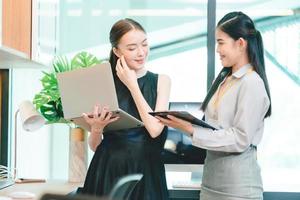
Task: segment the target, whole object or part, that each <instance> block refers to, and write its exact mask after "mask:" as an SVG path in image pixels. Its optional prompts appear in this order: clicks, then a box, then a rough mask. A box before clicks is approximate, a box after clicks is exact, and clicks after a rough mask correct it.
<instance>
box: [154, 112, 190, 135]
mask: <svg viewBox="0 0 300 200" xmlns="http://www.w3.org/2000/svg"><path fill="white" fill-rule="evenodd" d="M167 117H168V119H165V118H162V117H158V116H156V118H157V119H159V121H160V122H161V123H162V124H164V125H165V126H170V127H172V128H176V129H179V130H181V131H183V132H185V133H187V134H188V135H190V136H192V135H193V133H194V128H193V126H192V124H191V123H190V122H187V121H185V120H182V119H179V118H177V117H174V116H172V115H167Z"/></svg>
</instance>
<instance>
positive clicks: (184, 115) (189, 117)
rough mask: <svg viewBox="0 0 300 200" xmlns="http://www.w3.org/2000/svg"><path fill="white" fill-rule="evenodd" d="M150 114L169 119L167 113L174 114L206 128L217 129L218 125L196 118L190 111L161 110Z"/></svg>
mask: <svg viewBox="0 0 300 200" xmlns="http://www.w3.org/2000/svg"><path fill="white" fill-rule="evenodd" d="M149 114H150V115H152V116H154V117H155V116H159V117H162V118H165V119H167V118H168V117H167V115H173V116H174V117H177V118H180V119H183V120H185V121H188V122H191V123H192V124H195V125H198V126H202V127H204V128H210V129H212V130H217V128H216V127H214V126H212V125H210V124H208V123H206V122H205V121H203V120H201V119H198V118H196V117H195V116H193V115H192V114H190V113H189V112H186V111H161V112H149Z"/></svg>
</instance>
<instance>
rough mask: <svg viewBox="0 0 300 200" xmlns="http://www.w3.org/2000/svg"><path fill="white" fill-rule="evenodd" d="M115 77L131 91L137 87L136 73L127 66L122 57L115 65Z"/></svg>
mask: <svg viewBox="0 0 300 200" xmlns="http://www.w3.org/2000/svg"><path fill="white" fill-rule="evenodd" d="M116 71H117V76H118V77H119V79H120V80H121V81H122V82H123V83H124V84H125V85H126V86H127V88H128V89H129V90H130V91H131V90H132V89H133V88H135V87H138V83H137V76H136V72H135V71H134V70H132V69H130V68H129V67H128V66H127V63H126V61H125V58H124V56H121V57H120V58H119V59H118V61H117V65H116Z"/></svg>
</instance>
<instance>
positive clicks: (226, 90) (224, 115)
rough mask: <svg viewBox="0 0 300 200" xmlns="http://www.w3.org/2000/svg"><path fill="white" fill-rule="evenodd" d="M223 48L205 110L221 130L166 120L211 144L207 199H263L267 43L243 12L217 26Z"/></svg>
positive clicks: (205, 145)
mask: <svg viewBox="0 0 300 200" xmlns="http://www.w3.org/2000/svg"><path fill="white" fill-rule="evenodd" d="M216 40H217V53H218V54H219V55H220V59H221V62H222V65H223V67H224V68H223V69H222V70H221V72H220V73H219V75H218V77H217V78H216V80H215V81H214V83H213V85H212V87H211V89H210V90H209V92H208V94H207V96H206V98H205V99H204V102H203V104H202V107H201V108H202V110H203V111H204V113H205V121H207V122H208V123H209V124H212V125H214V126H216V127H218V128H219V129H218V130H211V129H208V128H203V127H198V126H194V125H192V124H191V123H189V122H187V121H184V120H181V119H178V118H176V117H174V116H170V115H169V116H168V118H169V119H163V118H160V117H158V118H159V119H160V121H161V122H162V123H163V124H165V125H168V126H171V127H173V128H177V129H180V130H182V131H184V132H186V133H187V134H189V135H190V136H191V137H192V142H193V145H195V146H198V147H201V148H205V149H207V157H206V160H205V164H204V171H203V179H202V186H201V194H200V199H201V200H242V199H263V187H262V180H261V174H260V168H259V166H258V163H257V159H256V146H257V145H258V144H259V142H260V141H261V138H262V134H263V128H264V119H265V118H266V117H268V116H270V115H271V99H270V90H269V86H268V81H267V77H266V73H265V65H264V55H263V51H264V50H263V42H262V37H261V34H260V32H259V31H258V30H256V28H255V26H254V23H253V21H252V20H251V19H250V18H249V17H248V16H247V15H245V14H244V13H242V12H231V13H228V14H226V15H225V16H224V17H223V18H222V19H221V20H220V21H219V22H218V25H217V28H216Z"/></svg>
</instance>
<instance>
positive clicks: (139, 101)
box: [130, 75, 171, 138]
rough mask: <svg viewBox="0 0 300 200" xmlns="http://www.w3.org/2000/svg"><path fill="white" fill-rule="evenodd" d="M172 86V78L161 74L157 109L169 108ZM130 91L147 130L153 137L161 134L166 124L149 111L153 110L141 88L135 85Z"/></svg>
mask: <svg viewBox="0 0 300 200" xmlns="http://www.w3.org/2000/svg"><path fill="white" fill-rule="evenodd" d="M170 88H171V80H170V78H169V77H168V76H166V75H159V78H158V85H157V99H156V106H155V111H162V110H168V107H169V96H170ZM130 92H131V95H132V97H133V100H134V102H135V105H136V107H137V109H138V111H139V114H140V116H141V119H142V121H143V122H144V125H145V127H146V129H147V131H148V132H149V133H150V135H151V137H153V138H155V137H157V136H159V135H160V133H161V132H162V130H163V128H164V125H163V124H161V123H160V122H159V120H158V119H156V118H155V117H153V116H151V115H150V114H149V112H153V110H152V109H151V108H150V106H149V105H148V103H147V102H146V100H145V98H144V96H143V94H142V92H141V90H140V88H139V87H134V88H132V89H130Z"/></svg>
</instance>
